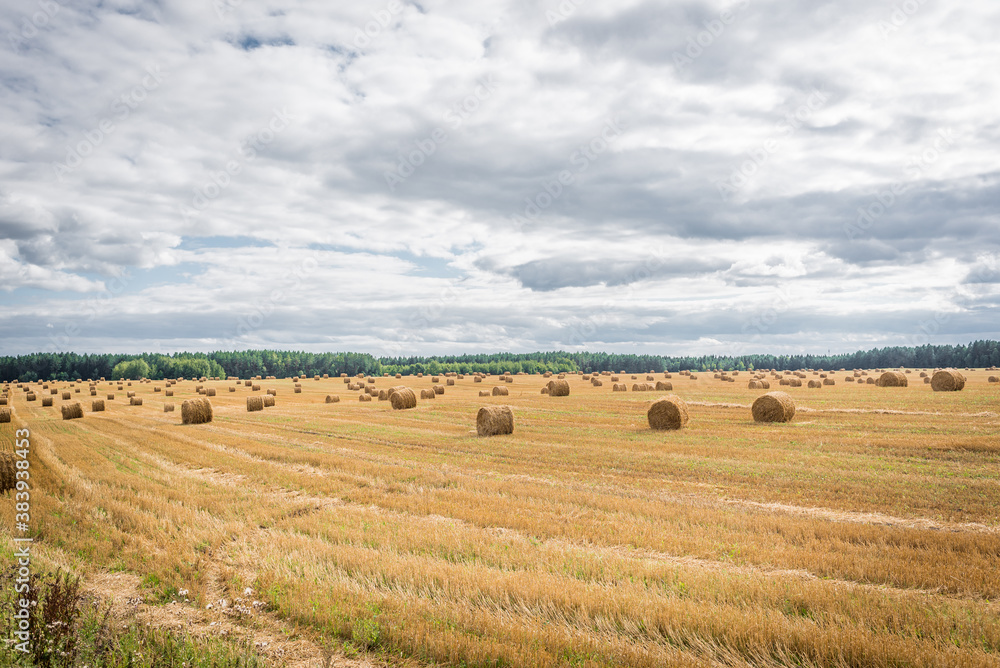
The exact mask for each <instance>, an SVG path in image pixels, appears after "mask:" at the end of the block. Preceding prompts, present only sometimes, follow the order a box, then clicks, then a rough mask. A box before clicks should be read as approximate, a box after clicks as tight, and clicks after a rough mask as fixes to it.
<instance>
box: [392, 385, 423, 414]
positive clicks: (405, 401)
mask: <svg viewBox="0 0 1000 668" xmlns="http://www.w3.org/2000/svg"><path fill="white" fill-rule="evenodd" d="M389 401H390V402H391V403H392V408H393V410H397V411H399V410H404V409H407V408H416V406H417V395H416V394H414V393H413V390H411V389H410V388H408V387H407V388H403V389H402V390H396V391H395V392H393V393H392V396H391V397H390V398H389Z"/></svg>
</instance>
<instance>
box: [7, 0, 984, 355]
mask: <svg viewBox="0 0 1000 668" xmlns="http://www.w3.org/2000/svg"><path fill="white" fill-rule="evenodd" d="M0 5H2V6H0V36H3V37H4V39H3V44H0V84H2V85H0V96H2V104H0V170H2V171H0V307H2V311H3V314H4V315H3V317H2V319H0V354H5V355H15V354H23V353H29V352H51V351H75V352H81V353H82V352H163V353H170V352H175V351H182V350H188V351H211V350H240V349H247V348H265V347H266V348H281V349H295V350H308V351H316V352H319V351H344V350H351V351H358V352H369V353H372V354H375V355H378V356H397V355H438V354H461V353H467V352H496V351H511V352H530V351H535V350H571V351H577V350H592V351H608V352H622V353H643V354H646V353H653V354H664V355H684V354H719V355H732V354H745V353H755V352H769V353H801V352H812V353H825V352H827V351H832V352H853V351H855V350H859V349H868V348H874V347H883V346H894V345H922V344H925V343H967V342H968V341H971V340H974V339H982V338H994V339H995V338H1000V116H998V114H997V111H996V110H997V109H1000V3H996V2H989V1H970V2H963V3H949V2H944V1H943V0H906V1H905V2H879V1H876V2H872V1H870V0H864V1H862V0H838V1H837V2H822V1H816V2H804V3H794V2H787V1H779V0H770V1H768V0H749V1H748V0H737V1H735V2H728V1H722V2H716V1H691V2H670V1H640V2H636V1H631V0H625V1H617V2H614V3H610V2H596V1H595V0H561V1H558V0H506V1H505V0H482V1H477V2H460V1H458V0H421V2H419V3H418V2H412V1H410V2H404V1H403V0H371V1H359V2H353V3H331V2H327V1H322V0H317V1H315V2H311V1H294V0H272V1H267V2H258V1H255V0H172V1H171V2H154V1H149V2H133V1H129V0H107V1H100V2H97V1H93V0H74V1H73V2H69V0H62V1H60V0H24V1H21V2H13V1H12V0H5V1H3V2H2V3H0Z"/></svg>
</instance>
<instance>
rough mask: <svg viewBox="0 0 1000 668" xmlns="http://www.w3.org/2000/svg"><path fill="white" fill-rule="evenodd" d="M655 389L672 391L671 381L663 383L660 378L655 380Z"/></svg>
mask: <svg viewBox="0 0 1000 668" xmlns="http://www.w3.org/2000/svg"><path fill="white" fill-rule="evenodd" d="M656 391H657V392H673V391H674V385H673V383H664V382H663V381H662V380H658V381H656Z"/></svg>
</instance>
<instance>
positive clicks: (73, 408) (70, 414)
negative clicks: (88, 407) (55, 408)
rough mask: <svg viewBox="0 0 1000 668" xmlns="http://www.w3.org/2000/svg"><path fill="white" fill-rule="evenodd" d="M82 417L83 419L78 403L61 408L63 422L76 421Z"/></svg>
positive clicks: (81, 409) (81, 408) (81, 407)
mask: <svg viewBox="0 0 1000 668" xmlns="http://www.w3.org/2000/svg"><path fill="white" fill-rule="evenodd" d="M82 417H83V406H82V405H80V402H79V401H74V402H73V403H71V404H64V405H63V406H62V419H63V420H78V419H80V418H82Z"/></svg>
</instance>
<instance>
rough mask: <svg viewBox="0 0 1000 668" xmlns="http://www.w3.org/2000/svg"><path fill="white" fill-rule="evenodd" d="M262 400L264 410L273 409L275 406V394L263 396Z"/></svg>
mask: <svg viewBox="0 0 1000 668" xmlns="http://www.w3.org/2000/svg"><path fill="white" fill-rule="evenodd" d="M260 398H261V399H263V400H264V408H272V407H273V406H274V395H273V394H263V395H261V397H260Z"/></svg>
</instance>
